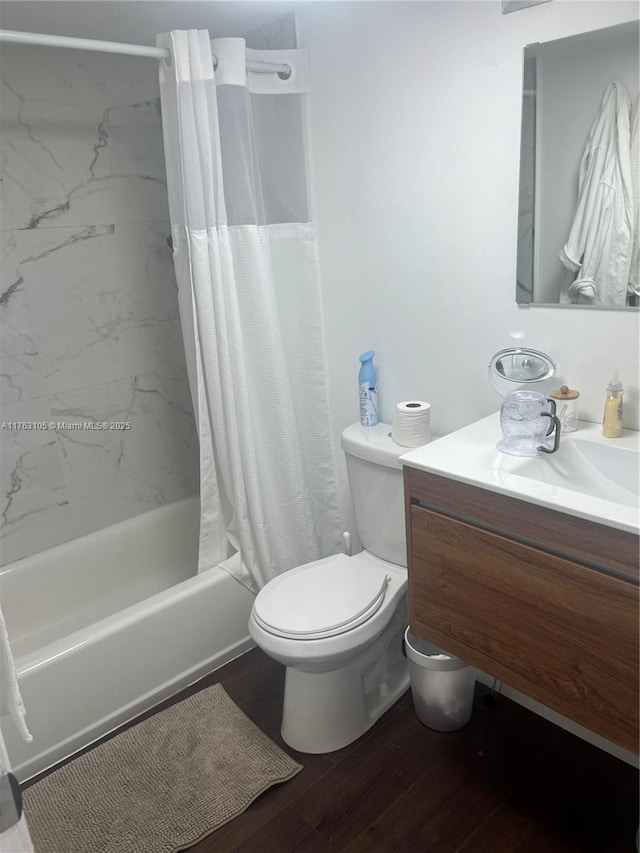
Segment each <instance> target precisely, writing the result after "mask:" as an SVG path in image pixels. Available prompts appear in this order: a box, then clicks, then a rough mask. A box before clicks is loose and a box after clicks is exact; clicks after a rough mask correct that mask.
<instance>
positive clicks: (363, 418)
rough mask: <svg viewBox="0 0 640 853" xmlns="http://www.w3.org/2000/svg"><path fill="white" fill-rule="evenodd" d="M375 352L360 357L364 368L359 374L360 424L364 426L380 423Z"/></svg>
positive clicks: (370, 351) (361, 368)
mask: <svg viewBox="0 0 640 853" xmlns="http://www.w3.org/2000/svg"><path fill="white" fill-rule="evenodd" d="M374 355H375V353H374V351H373V350H369V352H365V353H363V354H362V355H361V356H360V361H361V363H362V366H361V367H360V373H359V374H358V382H359V383H360V423H361V424H362V426H375V425H376V424H377V423H378V383H377V382H376V369H375V367H374V366H373V356H374Z"/></svg>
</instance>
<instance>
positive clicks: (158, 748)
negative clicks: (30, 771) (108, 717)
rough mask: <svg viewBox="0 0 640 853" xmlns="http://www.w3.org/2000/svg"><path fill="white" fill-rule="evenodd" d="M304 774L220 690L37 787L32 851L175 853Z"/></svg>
mask: <svg viewBox="0 0 640 853" xmlns="http://www.w3.org/2000/svg"><path fill="white" fill-rule="evenodd" d="M300 770H302V766H301V765H300V764H298V763H297V762H295V761H294V760H293V759H292V758H290V757H289V756H288V755H286V753H284V752H283V751H282V750H281V749H280V748H279V747H278V746H277V745H276V744H275V743H273V741H271V740H270V739H269V738H268V737H267V736H266V735H265V734H264V733H263V732H261V731H260V729H259V728H258V727H257V726H255V725H254V724H253V723H252V722H251V720H249V719H248V718H247V717H245V715H244V714H243V713H242V711H241V710H240V709H239V708H238V707H237V705H235V704H234V703H233V702H232V701H231V699H230V698H229V697H228V696H227V694H226V693H225V691H224V689H223V688H222V686H221V685H220V684H214V685H213V686H212V687H208V688H206V689H205V690H201V691H200V692H199V693H196V694H194V695H193V696H190V697H188V698H187V699H184V700H182V701H181V702H178V703H177V704H175V705H172V706H171V707H169V708H167V709H165V710H164V711H160V712H159V713H157V714H155V715H154V716H153V717H149V718H148V719H146V720H143V721H142V722H141V723H138V724H137V725H135V726H133V727H132V728H130V729H126V730H125V731H124V732H121V733H120V734H119V735H116V736H115V737H114V738H112V739H111V740H108V741H106V742H105V743H102V744H100V745H99V746H97V747H95V749H92V750H90V751H89V752H87V753H85V754H84V755H81V756H79V757H78V758H76V759H74V760H73V761H71V762H70V763H69V764H66V765H65V766H64V767H61V768H60V770H56V771H55V772H54V773H51V774H50V775H49V776H47V777H45V778H44V779H42V780H41V781H40V782H37V783H36V784H35V785H33V786H32V787H30V788H28V789H27V790H26V791H25V792H24V810H25V815H26V818H27V825H28V826H29V830H30V832H31V837H32V839H33V845H34V848H35V853H172V851H176V850H184V849H185V848H187V847H189V846H191V845H192V844H195V843H196V841H198V840H199V839H200V838H202V837H204V836H205V835H208V834H209V833H210V832H212V831H213V830H214V829H218V827H220V826H222V825H223V824H224V823H227V822H228V821H230V820H231V819H232V818H234V817H236V816H237V815H239V814H240V813H241V812H243V811H244V810H245V809H246V808H247V806H249V805H250V804H251V803H252V802H253V800H255V798H256V797H257V796H258V795H259V794H261V793H262V792H263V791H266V790H267V788H270V787H271V786H272V785H277V784H278V783H279V782H286V781H287V780H288V779H291V778H292V777H293V776H295V775H296V774H297V773H299V772H300Z"/></svg>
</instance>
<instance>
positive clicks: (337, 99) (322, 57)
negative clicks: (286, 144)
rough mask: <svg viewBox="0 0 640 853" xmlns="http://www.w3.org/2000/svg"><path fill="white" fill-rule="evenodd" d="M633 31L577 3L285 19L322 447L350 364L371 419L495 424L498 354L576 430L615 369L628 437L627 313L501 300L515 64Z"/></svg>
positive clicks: (354, 409) (513, 233) (510, 289)
mask: <svg viewBox="0 0 640 853" xmlns="http://www.w3.org/2000/svg"><path fill="white" fill-rule="evenodd" d="M635 17H637V4H635V3H624V2H620V3H618V2H603V3H600V2H579V0H573V1H572V2H568V1H567V0H554V2H552V3H547V4H543V5H541V6H537V7H533V8H529V9H525V10H522V11H520V12H516V13H513V14H509V15H504V16H503V15H502V14H501V4H500V3H499V2H497V0H496V2H465V0H460V1H459V2H451V1H450V2H421V3H403V2H390V3H385V2H380V3H376V2H374V3H368V2H356V3H346V2H339V3H323V4H313V5H309V6H303V7H302V8H301V9H300V10H299V11H298V22H299V31H300V36H301V44H302V45H303V46H307V47H309V48H310V49H311V80H312V83H311V96H310V123H311V133H312V144H313V150H314V165H315V182H316V188H317V189H316V192H317V198H316V203H317V218H318V233H319V240H320V261H321V269H322V279H323V289H324V298H325V320H326V327H327V338H328V357H329V362H330V364H329V367H330V377H331V378H330V381H331V399H332V401H333V404H334V419H335V422H334V427H335V433H336V438H338V436H339V432H340V430H341V429H342V428H343V427H344V426H346V425H347V424H348V423H351V422H353V421H354V420H357V417H358V400H357V385H356V374H357V368H358V355H359V354H360V353H361V352H363V351H364V350H366V349H369V348H373V349H375V350H376V362H377V366H378V379H379V388H380V397H379V398H380V407H381V416H382V419H384V420H386V421H391V419H392V417H393V411H394V407H395V404H396V402H398V401H400V400H405V399H409V398H418V399H425V400H428V401H430V402H431V403H432V428H433V431H434V432H435V433H440V434H444V433H447V432H450V431H452V430H454V429H457V428H459V427H461V426H463V425H465V424H467V423H470V422H472V421H473V420H475V419H477V418H479V417H483V416H484V415H487V414H489V413H490V412H492V411H495V410H496V409H497V408H498V407H499V404H500V398H499V397H498V396H497V395H496V394H495V392H494V391H493V390H492V388H491V386H490V384H489V381H488V378H487V364H488V362H489V359H490V357H491V356H492V354H493V353H495V352H496V351H497V350H499V349H501V348H502V347H505V346H510V345H512V344H514V343H516V342H518V343H522V344H524V345H527V346H531V347H534V348H537V349H542V350H544V351H545V352H548V353H549V354H550V355H551V356H553V357H554V359H555V360H556V361H557V362H558V364H559V375H560V378H561V379H563V380H566V381H567V382H568V383H569V384H570V385H571V386H572V387H575V388H578V389H579V390H580V391H581V392H582V396H581V400H580V402H581V416H582V417H584V418H586V419H589V420H592V421H598V420H599V419H600V418H601V413H602V405H603V400H604V391H605V387H606V384H607V382H608V380H609V378H610V375H611V374H612V372H613V370H614V369H615V368H620V370H621V376H622V378H623V380H624V384H625V388H626V416H625V421H626V424H627V425H628V426H629V427H634V428H637V427H638V361H639V359H638V327H639V322H638V320H639V317H638V313H637V312H629V313H625V312H611V311H602V310H588V309H576V308H574V309H561V308H542V307H532V308H520V307H518V306H517V305H516V304H515V298H514V293H515V269H516V257H515V255H516V237H517V222H516V217H517V209H518V159H519V144H520V105H521V74H522V50H523V47H524V45H525V44H528V43H531V42H536V41H546V40H549V39H554V38H560V37H562V36H567V35H572V34H575V33H578V32H582V31H587V30H590V29H596V28H599V27H604V26H609V25H611V24H615V23H620V22H622V21H625V20H631V19H633V18H635ZM336 446H337V447H338V445H336ZM338 458H339V459H340V454H339V457H338ZM341 475H342V480H341V489H342V495H343V499H344V504H345V507H347V508H348V507H349V498H348V492H347V489H346V481H345V478H344V468H342V469H341ZM346 518H347V522H348V523H349V524H351V525H352V523H353V522H352V520H351V518H350V513H349V511H348V510H347V513H346Z"/></svg>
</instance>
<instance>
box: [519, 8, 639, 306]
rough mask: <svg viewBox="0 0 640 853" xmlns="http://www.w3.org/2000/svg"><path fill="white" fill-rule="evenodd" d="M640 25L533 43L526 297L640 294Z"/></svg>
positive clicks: (526, 113) (526, 157) (601, 299)
mask: <svg viewBox="0 0 640 853" xmlns="http://www.w3.org/2000/svg"><path fill="white" fill-rule="evenodd" d="M638 33H639V22H638V21H631V22H629V23H626V24H620V25H617V26H614V27H607V28H605V29H601V30H595V31H592V32H588V33H582V34H580V35H576V36H571V37H569V38H562V39H556V40H555V41H550V42H544V43H539V44H531V45H527V47H525V49H524V68H523V89H522V135H521V145H520V194H519V206H518V253H517V273H516V301H517V302H518V304H519V305H559V306H562V307H571V306H580V307H582V306H591V307H592V308H612V309H627V310H628V309H629V308H634V307H637V306H638V305H639V304H640V299H639V297H638V295H637V294H638V293H640V284H639V282H638V260H637V258H638V254H637V252H638V229H637V226H634V217H635V219H636V221H640V213H637V212H636V213H634V205H635V209H636V210H637V205H638V201H639V199H638V194H639V190H638V186H639V181H640V177H639V176H638V172H637V168H638V165H637V164H638V117H637V110H638V89H639V81H638V67H639V66H640V55H639V49H638V48H639V39H638ZM596 136H597V138H598V140H599V142H598V144H597V145H596V144H595V139H596ZM634 152H635V158H634ZM634 188H635V192H634ZM634 195H635V199H634ZM625 211H626V212H625ZM634 231H635V241H634ZM561 256H562V258H561ZM634 257H635V260H634ZM634 291H635V293H634Z"/></svg>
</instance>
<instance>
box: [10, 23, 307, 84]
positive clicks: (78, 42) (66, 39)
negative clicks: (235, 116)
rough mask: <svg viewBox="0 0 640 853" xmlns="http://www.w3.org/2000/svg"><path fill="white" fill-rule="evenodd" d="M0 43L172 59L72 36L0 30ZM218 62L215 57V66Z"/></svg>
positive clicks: (280, 69) (268, 67)
mask: <svg viewBox="0 0 640 853" xmlns="http://www.w3.org/2000/svg"><path fill="white" fill-rule="evenodd" d="M0 42H9V43H13V44H36V45H38V44H39V45H42V46H46V47H67V48H70V49H72V50H94V51H98V52H100V53H120V54H124V55H126V56H146V57H150V58H151V59H171V51H170V50H169V48H168V47H149V46H147V45H142V44H126V43H124V42H119V41H98V40H97V39H79V38H71V36H50V35H46V34H45V33H21V32H17V31H16V30H0ZM215 64H217V61H216V60H215V57H214V65H215ZM247 69H248V70H249V71H257V72H259V73H268V72H270V73H272V74H273V73H278V74H283V75H287V76H288V75H290V74H291V68H290V67H289V66H288V65H286V64H283V63H275V62H261V61H250V62H247Z"/></svg>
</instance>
